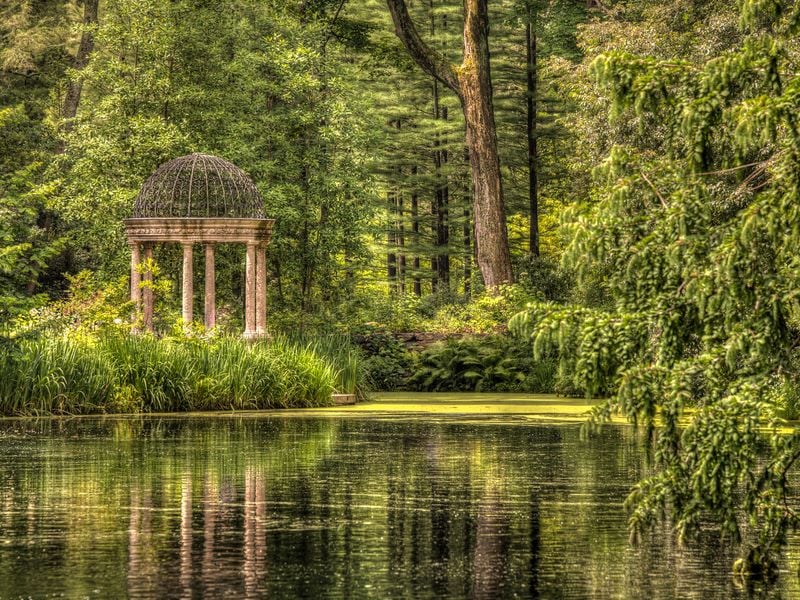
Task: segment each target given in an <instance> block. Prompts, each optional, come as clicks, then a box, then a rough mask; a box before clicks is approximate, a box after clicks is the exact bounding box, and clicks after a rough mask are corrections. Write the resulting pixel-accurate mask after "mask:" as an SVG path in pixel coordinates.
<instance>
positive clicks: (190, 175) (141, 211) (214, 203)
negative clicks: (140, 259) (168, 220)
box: [133, 153, 266, 219]
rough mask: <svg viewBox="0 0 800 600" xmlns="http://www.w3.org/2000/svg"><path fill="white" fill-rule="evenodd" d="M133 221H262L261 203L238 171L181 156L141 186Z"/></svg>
mask: <svg viewBox="0 0 800 600" xmlns="http://www.w3.org/2000/svg"><path fill="white" fill-rule="evenodd" d="M133 217H134V218H147V217H162V218H164V217H179V218H190V217H199V218H213V217H217V218H240V219H246V218H254V219H263V218H265V217H266V215H265V214H264V199H263V198H262V197H261V194H260V193H259V191H258V188H256V186H255V184H254V183H253V180H252V179H250V177H249V176H248V175H247V173H245V172H244V171H242V170H241V169H240V168H239V167H237V166H236V165H234V164H233V163H231V162H228V161H227V160H223V159H221V158H219V157H217V156H211V155H209V154H200V153H194V154H189V155H188V156H181V157H179V158H175V159H173V160H171V161H169V162H165V163H164V164H162V165H161V166H159V167H158V168H157V169H156V170H155V172H154V173H153V174H152V175H151V176H150V177H148V179H147V181H145V182H144V185H143V186H142V189H141V191H140V192H139V195H138V196H137V197H136V202H135V204H134V207H133Z"/></svg>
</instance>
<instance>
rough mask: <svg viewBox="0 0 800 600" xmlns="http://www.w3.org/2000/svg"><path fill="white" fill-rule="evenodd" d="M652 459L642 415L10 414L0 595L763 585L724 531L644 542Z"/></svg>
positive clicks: (720, 592) (718, 589)
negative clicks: (525, 420)
mask: <svg viewBox="0 0 800 600" xmlns="http://www.w3.org/2000/svg"><path fill="white" fill-rule="evenodd" d="M641 473H642V461H641V457H640V455H639V452H638V446H637V443H636V440H635V438H634V434H633V433H632V431H631V430H630V429H628V428H610V429H608V430H607V431H606V432H605V433H604V434H603V435H602V436H601V437H599V438H598V439H595V440H593V441H591V442H588V443H586V442H581V441H580V440H579V436H578V430H577V428H573V427H563V426H562V427H556V426H553V427H548V426H538V425H537V426H525V427H509V426H493V425H461V424H447V423H433V422H426V421H421V422H403V423H391V422H387V421H381V422H370V421H366V420H338V419H316V418H313V419H312V418H307V419H304V418H295V419H292V418H253V417H251V418H216V419H215V418H192V419H189V418H175V419H157V418H153V419H147V418H141V419H121V418H109V419H105V420H104V419H93V420H86V419H81V420H73V421H68V420H43V421H39V422H35V421H4V422H0V598H13V597H19V596H23V595H24V596H32V597H41V596H45V595H49V594H63V595H64V596H66V597H70V598H73V597H84V596H88V597H107V598H111V597H114V598H116V597H134V598H194V597H200V596H207V597H214V598H218V597H237V598H239V597H244V598H264V597H277V598H290V597H304V598H308V597H313V598H355V597H373V598H389V597H391V598H427V597H436V598H462V597H472V598H511V597H517V598H518V597H527V598H540V597H541V598H642V597H647V598H673V597H687V598H692V597H695V598H730V597H747V595H748V592H747V590H744V589H740V588H737V587H736V585H735V584H734V582H733V580H732V579H731V577H730V575H729V573H728V572H729V565H730V562H731V559H732V555H731V554H730V553H729V552H725V551H721V550H719V549H716V548H715V547H714V545H713V544H707V545H706V546H704V547H701V548H699V549H697V550H694V551H685V550H684V551H682V550H680V549H678V548H676V547H674V546H673V545H672V541H671V540H672V538H671V536H669V535H668V534H667V533H666V532H663V535H656V536H653V538H652V539H651V540H649V541H648V542H647V543H645V544H643V545H642V546H640V547H638V548H630V547H628V545H627V543H626V533H625V516H624V514H623V513H622V510H621V502H622V500H623V499H624V497H625V494H626V492H627V490H628V488H629V486H630V483H631V482H632V481H633V480H635V479H636V478H637V477H639V475H640V474H641ZM782 585H785V586H786V588H785V589H776V590H771V591H770V592H769V594H768V595H772V596H775V597H781V596H783V597H793V596H794V595H795V594H796V593H797V592H798V590H797V588H796V585H797V584H796V581H795V580H794V578H790V577H785V578H784V580H783V584H782Z"/></svg>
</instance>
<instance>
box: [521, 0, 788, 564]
mask: <svg viewBox="0 0 800 600" xmlns="http://www.w3.org/2000/svg"><path fill="white" fill-rule="evenodd" d="M740 8H741V9H742V12H741V15H742V16H741V19H742V20H741V22H742V30H741V31H740V33H739V36H738V37H737V36H734V37H733V38H731V39H732V40H733V44H734V45H733V47H732V48H731V49H729V50H726V51H724V52H719V53H718V54H715V55H712V56H711V58H709V57H708V56H706V57H702V58H700V59H697V60H695V59H692V57H689V58H678V57H674V56H671V57H664V58H659V57H642V56H639V55H635V54H631V53H627V52H624V51H619V50H614V51H611V52H608V53H606V54H604V55H602V56H600V57H599V58H597V59H596V60H595V61H594V63H593V71H594V73H595V75H596V77H597V79H598V81H599V82H600V84H601V85H602V86H604V88H605V89H606V90H607V91H608V93H609V95H610V97H611V100H612V104H611V109H612V113H611V114H612V118H616V119H623V118H624V119H630V118H635V119H638V121H639V123H641V124H648V126H653V127H654V126H655V125H653V124H655V123H656V122H658V123H659V126H658V127H660V131H658V130H657V133H658V135H656V136H651V137H656V138H657V139H658V143H659V144H660V149H659V151H658V152H656V151H654V149H653V142H652V141H650V140H646V141H643V142H641V143H639V142H637V140H636V138H634V137H630V136H621V141H623V142H624V143H620V144H618V145H617V146H615V147H614V148H613V149H612V150H611V152H610V154H609V156H608V158H607V160H606V161H605V162H604V163H603V164H602V165H600V166H599V167H598V168H597V170H596V173H595V175H596V181H597V189H596V194H595V196H594V199H595V203H594V204H593V205H592V206H589V207H583V208H581V209H578V210H575V211H573V212H572V214H571V215H570V218H569V219H568V228H569V230H570V236H571V237H570V244H569V246H568V248H567V250H566V253H565V261H566V263H567V264H568V266H570V267H571V268H574V269H575V270H576V272H577V276H578V284H579V286H580V285H585V284H586V283H587V282H588V281H590V280H593V281H595V282H596V281H597V279H596V277H597V274H602V275H603V278H604V280H603V281H602V282H601V286H602V289H603V290H604V293H605V294H606V295H607V298H608V301H607V302H606V303H605V304H604V305H601V306H599V307H587V306H583V307H562V306H555V305H550V304H534V305H531V306H530V307H529V308H528V309H527V310H526V311H524V312H522V313H520V314H519V315H517V316H516V317H514V319H512V321H511V323H510V327H511V329H512V330H513V331H514V332H516V333H518V334H520V335H522V336H524V337H525V338H528V339H530V340H531V342H532V344H533V352H534V355H535V356H539V355H542V354H543V353H547V352H550V351H553V350H557V351H558V352H559V353H560V355H561V361H562V366H563V368H564V370H568V371H569V372H571V373H572V383H573V384H574V385H575V386H576V387H577V388H579V389H581V390H583V391H584V392H585V393H587V394H604V395H608V396H609V400H608V401H607V402H606V404H605V405H604V406H602V407H600V408H599V409H597V410H596V411H595V414H594V417H593V422H594V424H598V423H601V422H603V421H604V420H606V419H607V418H608V417H609V416H610V415H611V414H612V413H615V412H618V413H622V414H624V415H626V416H627V417H628V418H629V419H631V420H632V421H634V422H639V423H643V424H645V425H646V426H647V428H648V429H649V430H650V432H651V433H652V438H651V439H652V440H653V444H654V446H655V452H654V454H653V456H654V459H655V463H654V467H655V470H654V474H653V475H652V476H650V477H648V478H647V479H644V480H643V481H642V482H640V484H639V485H638V486H637V487H636V488H635V489H634V491H633V492H632V493H631V495H630V497H629V499H628V502H627V507H628V509H629V510H630V514H631V520H630V525H631V532H632V536H633V537H634V538H636V537H637V536H639V535H640V534H641V533H642V532H643V531H644V530H645V529H646V528H647V527H648V526H649V525H651V524H653V523H654V522H657V521H659V520H663V519H666V518H668V519H670V520H671V522H672V523H673V524H674V526H675V528H676V530H677V532H678V534H679V538H680V539H681V540H682V541H683V540H687V539H689V538H691V537H693V536H695V535H696V534H698V533H699V532H700V530H701V529H702V528H703V527H705V526H706V525H707V524H709V523H713V524H715V525H716V527H717V530H718V531H719V532H720V533H721V534H722V535H723V536H724V537H726V538H728V539H730V540H733V541H734V542H737V543H738V542H741V543H742V549H743V562H742V563H740V564H739V568H740V570H742V571H745V572H753V573H755V572H760V573H762V574H767V573H769V572H771V571H772V568H773V567H774V564H775V563H774V561H775V557H776V555H777V552H778V551H779V549H780V548H781V546H782V545H783V544H784V543H785V540H786V533H787V531H789V530H790V529H791V528H793V527H796V526H798V525H800V520H798V518H797V515H796V513H795V511H794V510H793V508H792V507H791V505H790V503H789V500H788V498H789V497H790V494H791V488H790V479H789V477H788V473H789V470H790V468H791V466H792V465H793V464H794V463H795V461H796V460H797V458H798V457H800V444H798V442H800V437H798V435H797V433H794V434H792V435H786V434H785V433H784V432H783V431H781V430H779V429H778V428H777V425H778V422H777V421H776V420H774V419H775V417H776V415H778V414H780V413H781V412H782V411H785V409H786V408H787V407H790V406H791V404H792V402H793V400H792V399H791V397H790V396H785V395H784V393H782V392H781V391H780V390H781V388H782V387H785V386H786V385H788V386H791V385H792V384H791V382H794V381H796V380H797V364H796V360H795V359H794V354H795V349H796V347H797V343H798V340H800V320H798V314H799V313H798V305H797V298H798V294H799V293H800V285H798V283H799V282H798V280H797V275H796V274H797V265H798V263H800V255H798V252H797V248H798V247H800V245H798V244H800V233H799V232H800V212H798V206H800V203H798V200H800V130H798V123H797V114H798V113H797V107H798V106H800V74H798V72H797V69H796V65H797V59H798V57H799V55H798V51H797V47H796V44H794V41H793V40H794V36H795V34H796V30H797V25H798V23H797V19H798V14H800V13H798V9H797V6H796V5H795V3H792V2H777V1H776V2H768V3H764V2H755V1H753V2H750V1H743V2H742V3H741V4H740ZM781 397H783V400H778V401H777V402H776V399H777V398H781ZM657 423H659V424H660V427H659V428H658V429H654V427H655V425H656V424H657ZM762 432H764V433H767V434H769V435H767V436H766V437H765V436H762ZM765 449H766V450H767V452H766V459H765V458H764V456H765V455H764V450H765ZM765 460H766V463H765V462H764V461H765Z"/></svg>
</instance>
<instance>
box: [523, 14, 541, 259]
mask: <svg viewBox="0 0 800 600" xmlns="http://www.w3.org/2000/svg"><path fill="white" fill-rule="evenodd" d="M532 20H533V11H531V10H530V8H529V9H528V22H527V23H526V25H525V47H526V50H527V51H526V63H527V67H528V69H527V71H528V72H527V81H528V86H527V87H528V90H527V102H526V104H527V117H528V119H527V125H526V128H525V131H526V134H527V138H528V201H529V203H530V228H529V231H528V248H529V252H530V253H531V255H532V256H539V149H538V145H537V143H538V140H537V137H536V120H537V119H536V117H537V114H536V113H537V110H538V99H537V97H536V94H537V85H536V84H537V79H538V65H537V61H536V51H537V48H536V42H537V40H536V31H534V30H533V26H532V24H531V21H532Z"/></svg>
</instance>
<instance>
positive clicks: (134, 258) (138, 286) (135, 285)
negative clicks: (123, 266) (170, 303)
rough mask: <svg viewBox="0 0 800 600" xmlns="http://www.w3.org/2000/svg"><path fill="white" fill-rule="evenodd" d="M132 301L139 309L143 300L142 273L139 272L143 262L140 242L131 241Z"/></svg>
mask: <svg viewBox="0 0 800 600" xmlns="http://www.w3.org/2000/svg"><path fill="white" fill-rule="evenodd" d="M130 247H131V302H133V306H134V308H135V309H136V310H137V311H139V309H140V308H141V306H140V304H141V302H142V274H141V273H139V263H141V262H142V255H141V251H140V250H139V242H131V243H130Z"/></svg>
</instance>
